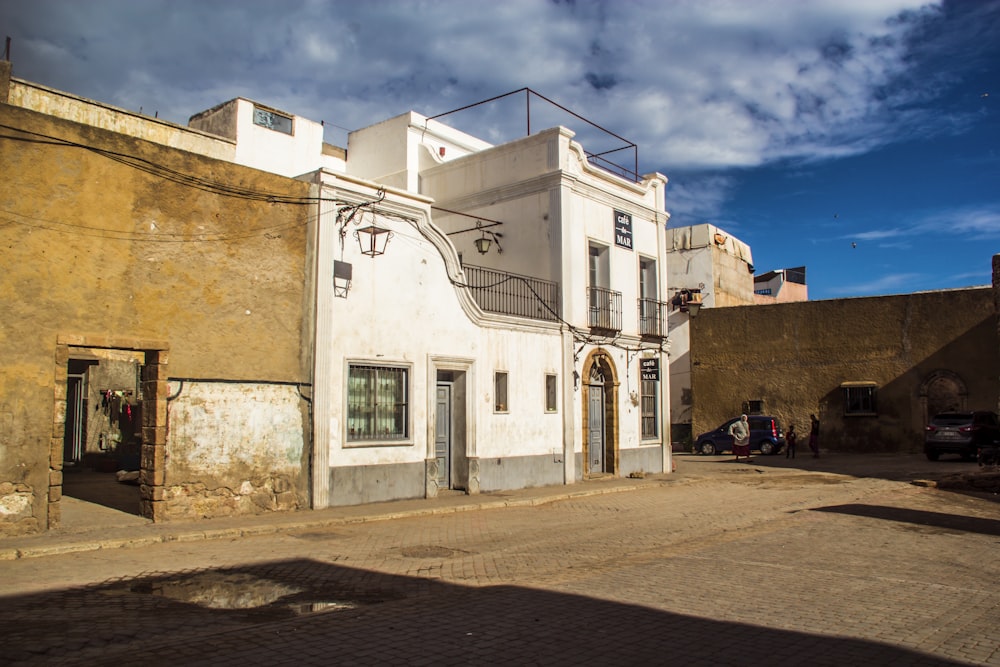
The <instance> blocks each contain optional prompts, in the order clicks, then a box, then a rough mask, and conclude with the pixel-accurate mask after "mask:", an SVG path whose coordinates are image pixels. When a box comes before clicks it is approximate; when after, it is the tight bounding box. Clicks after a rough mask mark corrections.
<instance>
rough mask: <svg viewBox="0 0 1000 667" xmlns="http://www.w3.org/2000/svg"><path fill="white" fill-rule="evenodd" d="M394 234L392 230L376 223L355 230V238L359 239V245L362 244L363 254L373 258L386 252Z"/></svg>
mask: <svg viewBox="0 0 1000 667" xmlns="http://www.w3.org/2000/svg"><path fill="white" fill-rule="evenodd" d="M392 236H393V234H392V232H391V231H389V230H388V229H385V228H384V227H378V226H376V225H374V224H372V225H368V226H367V227H362V228H361V229H358V230H356V231H355V232H354V238H356V239H357V240H358V245H359V246H361V254H362V255H368V256H369V257H373V258H374V257H376V256H378V255H382V254H384V253H385V247H386V245H387V244H388V243H389V239H391V238H392Z"/></svg>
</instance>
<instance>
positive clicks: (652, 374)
mask: <svg viewBox="0 0 1000 667" xmlns="http://www.w3.org/2000/svg"><path fill="white" fill-rule="evenodd" d="M639 370H640V372H641V373H642V379H643V380H659V379H660V360H659V359H657V358H655V357H651V358H649V359H640V360H639Z"/></svg>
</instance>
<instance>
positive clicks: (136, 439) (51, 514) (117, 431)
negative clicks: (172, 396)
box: [48, 337, 166, 528]
mask: <svg viewBox="0 0 1000 667" xmlns="http://www.w3.org/2000/svg"><path fill="white" fill-rule="evenodd" d="M71 342H72V343H73V344H71ZM114 342H115V343H117V344H116V345H114V346H111V345H110V344H109V341H107V340H105V339H97V338H93V337H72V338H70V337H67V338H66V339H60V345H59V348H58V350H57V355H56V356H57V359H63V360H65V361H64V365H63V364H60V365H58V366H57V368H56V384H55V388H56V414H57V420H56V421H55V424H56V427H57V429H59V430H58V432H57V433H55V434H53V435H54V436H56V437H53V439H52V443H53V444H52V449H56V448H57V447H58V449H59V450H60V451H58V452H56V451H53V452H51V454H50V460H51V461H52V463H51V464H50V465H51V467H52V472H54V473H58V474H54V475H50V479H52V486H57V487H58V488H57V489H50V493H49V498H50V501H49V511H48V525H49V528H54V527H57V526H60V525H63V526H69V527H73V528H81V527H87V526H92V525H101V524H106V523H114V524H120V523H121V522H126V523H127V522H130V521H133V520H134V521H137V522H139V523H144V522H145V521H146V520H148V519H153V518H155V516H154V513H155V510H156V509H157V508H156V504H155V503H153V502H152V500H153V499H154V498H155V497H158V495H159V494H158V493H157V491H158V489H156V488H155V487H156V486H157V484H156V483H157V482H159V483H160V484H162V479H163V470H162V466H163V461H164V456H163V455H162V454H163V451H164V448H165V437H164V434H165V428H164V426H165V425H163V424H159V423H158V419H157V415H163V414H165V410H159V409H157V408H158V407H163V406H159V405H158V404H159V402H160V401H163V402H164V403H165V400H166V391H165V390H164V389H165V383H163V386H162V387H161V386H160V384H159V383H158V382H157V381H156V380H157V379H158V378H159V377H160V375H161V374H162V370H163V368H162V364H161V363H159V362H160V361H162V360H164V359H165V354H164V351H163V350H162V349H144V348H143V346H140V345H136V346H135V347H123V346H121V345H120V343H121V342H123V341H121V340H115V341H114ZM125 342H127V341H125ZM60 417H61V419H60ZM157 454H159V455H157ZM57 462H58V463H57ZM57 466H58V467H57ZM51 499H55V500H51ZM126 515H132V516H133V517H134V519H131V520H130V519H128V518H127V516H126ZM140 517H143V518H142V519H140Z"/></svg>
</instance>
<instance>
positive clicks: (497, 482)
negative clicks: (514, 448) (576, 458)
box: [479, 454, 563, 493]
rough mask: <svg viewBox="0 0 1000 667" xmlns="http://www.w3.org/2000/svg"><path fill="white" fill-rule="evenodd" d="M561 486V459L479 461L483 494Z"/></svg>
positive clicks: (546, 455) (547, 455)
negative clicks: (535, 487)
mask: <svg viewBox="0 0 1000 667" xmlns="http://www.w3.org/2000/svg"><path fill="white" fill-rule="evenodd" d="M562 483H563V464H562V456H561V455H560V456H553V455H551V454H543V455H541V456H510V457H506V458H501V459H493V458H480V459H479V487H480V490H481V491H483V492H484V493H487V492H489V491H502V490H505V489H527V488H530V487H534V486H552V485H554V484H562Z"/></svg>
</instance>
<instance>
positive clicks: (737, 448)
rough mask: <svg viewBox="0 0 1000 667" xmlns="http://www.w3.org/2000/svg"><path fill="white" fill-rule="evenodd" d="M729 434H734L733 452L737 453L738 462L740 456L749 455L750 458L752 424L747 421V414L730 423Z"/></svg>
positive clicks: (748, 458)
mask: <svg viewBox="0 0 1000 667" xmlns="http://www.w3.org/2000/svg"><path fill="white" fill-rule="evenodd" d="M729 435H731V436H733V454H735V455H736V462H737V463H739V461H740V457H741V456H745V457H747V461H749V460H750V425H749V424H748V423H747V416H746V415H740V418H739V420H737V421H734V422H733V423H732V424H730V425H729Z"/></svg>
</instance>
